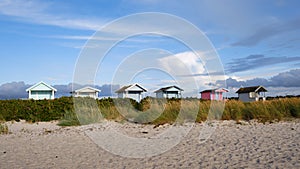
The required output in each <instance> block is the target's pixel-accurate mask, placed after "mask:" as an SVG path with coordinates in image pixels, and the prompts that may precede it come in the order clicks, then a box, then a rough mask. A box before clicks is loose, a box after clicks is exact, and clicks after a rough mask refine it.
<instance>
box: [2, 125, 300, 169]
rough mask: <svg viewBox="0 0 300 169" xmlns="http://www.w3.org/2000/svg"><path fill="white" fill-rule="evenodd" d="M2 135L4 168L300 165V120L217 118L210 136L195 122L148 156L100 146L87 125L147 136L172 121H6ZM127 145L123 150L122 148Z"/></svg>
mask: <svg viewBox="0 0 300 169" xmlns="http://www.w3.org/2000/svg"><path fill="white" fill-rule="evenodd" d="M6 124H7V125H8V127H9V134H3V135H0V168H300V142H299V141H300V122H299V121H288V122H278V123H272V124H262V123H257V122H251V123H248V122H244V123H243V124H236V122H234V121H218V122H214V123H212V124H211V125H212V126H215V127H216V130H215V131H214V132H213V133H212V135H211V137H209V139H208V140H206V141H205V142H203V143H201V142H199V131H200V130H201V128H203V124H196V125H195V126H194V127H193V128H192V130H191V131H190V133H189V134H188V135H187V136H186V137H184V139H183V140H182V141H181V142H180V143H179V144H178V145H176V146H175V147H174V148H172V149H170V150H169V151H166V152H164V153H162V154H160V155H156V156H152V157H146V158H128V157H127V158H126V157H122V156H119V155H115V154H112V153H110V152H108V151H106V150H104V149H103V148H101V147H99V146H98V145H97V144H95V142H94V141H92V140H91V139H90V138H89V137H88V136H87V135H86V131H97V132H101V131H105V130H106V127H107V124H109V125H110V126H117V128H118V129H119V131H120V132H124V133H125V134H128V135H131V136H134V137H144V138H146V139H147V138H148V137H150V135H155V134H158V133H160V132H161V131H162V130H164V129H165V128H167V127H169V125H163V126H159V127H154V126H152V125H138V124H131V123H123V124H119V123H115V122H107V123H105V125H104V124H102V123H100V124H93V125H87V126H77V127H60V126H57V122H39V123H33V124H30V123H26V122H24V121H21V122H7V123H6ZM124 151H125V150H124Z"/></svg>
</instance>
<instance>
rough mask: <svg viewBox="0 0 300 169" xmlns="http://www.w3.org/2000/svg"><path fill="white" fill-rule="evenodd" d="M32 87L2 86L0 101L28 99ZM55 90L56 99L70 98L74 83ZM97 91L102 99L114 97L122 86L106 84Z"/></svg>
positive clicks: (27, 85) (7, 84)
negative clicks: (28, 91)
mask: <svg viewBox="0 0 300 169" xmlns="http://www.w3.org/2000/svg"><path fill="white" fill-rule="evenodd" d="M31 86H32V85H29V84H25V82H11V83H5V84H2V85H1V86H0V99H1V100H4V99H22V98H27V97H28V94H27V92H26V89H27V88H29V87H31ZM84 86H86V85H78V84H74V89H78V88H81V87H84ZM53 87H54V88H55V89H57V93H56V94H55V97H56V98H58V97H62V96H70V92H71V91H72V83H69V84H68V85H53ZM94 87H95V88H97V89H100V90H101V92H100V93H99V96H100V97H103V96H114V95H115V93H114V91H116V90H117V89H118V88H119V87H120V86H119V85H111V84H105V85H102V86H94Z"/></svg>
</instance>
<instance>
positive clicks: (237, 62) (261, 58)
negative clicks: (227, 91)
mask: <svg viewBox="0 0 300 169" xmlns="http://www.w3.org/2000/svg"><path fill="white" fill-rule="evenodd" d="M295 62H300V57H299V56H295V57H287V56H281V57H267V56H265V55H249V56H247V57H245V58H238V59H233V60H232V61H231V62H229V63H228V64H227V65H226V72H227V73H235V72H242V71H246V70H254V69H256V68H261V67H265V66H271V65H276V64H281V63H295Z"/></svg>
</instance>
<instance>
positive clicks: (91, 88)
mask: <svg viewBox="0 0 300 169" xmlns="http://www.w3.org/2000/svg"><path fill="white" fill-rule="evenodd" d="M87 89H89V90H93V91H96V92H101V90H99V89H96V88H93V87H90V86H86V87H83V88H80V89H77V90H75V92H81V91H84V90H87Z"/></svg>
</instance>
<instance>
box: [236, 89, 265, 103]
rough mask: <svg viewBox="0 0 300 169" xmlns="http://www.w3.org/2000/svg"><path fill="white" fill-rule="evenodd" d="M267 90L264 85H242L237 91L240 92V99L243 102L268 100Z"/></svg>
mask: <svg viewBox="0 0 300 169" xmlns="http://www.w3.org/2000/svg"><path fill="white" fill-rule="evenodd" d="M265 92H267V89H265V88H264V87H263V86H251V87H242V88H240V89H239V90H238V91H236V93H238V96H239V100H241V101H243V102H252V101H258V100H266V97H265Z"/></svg>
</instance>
